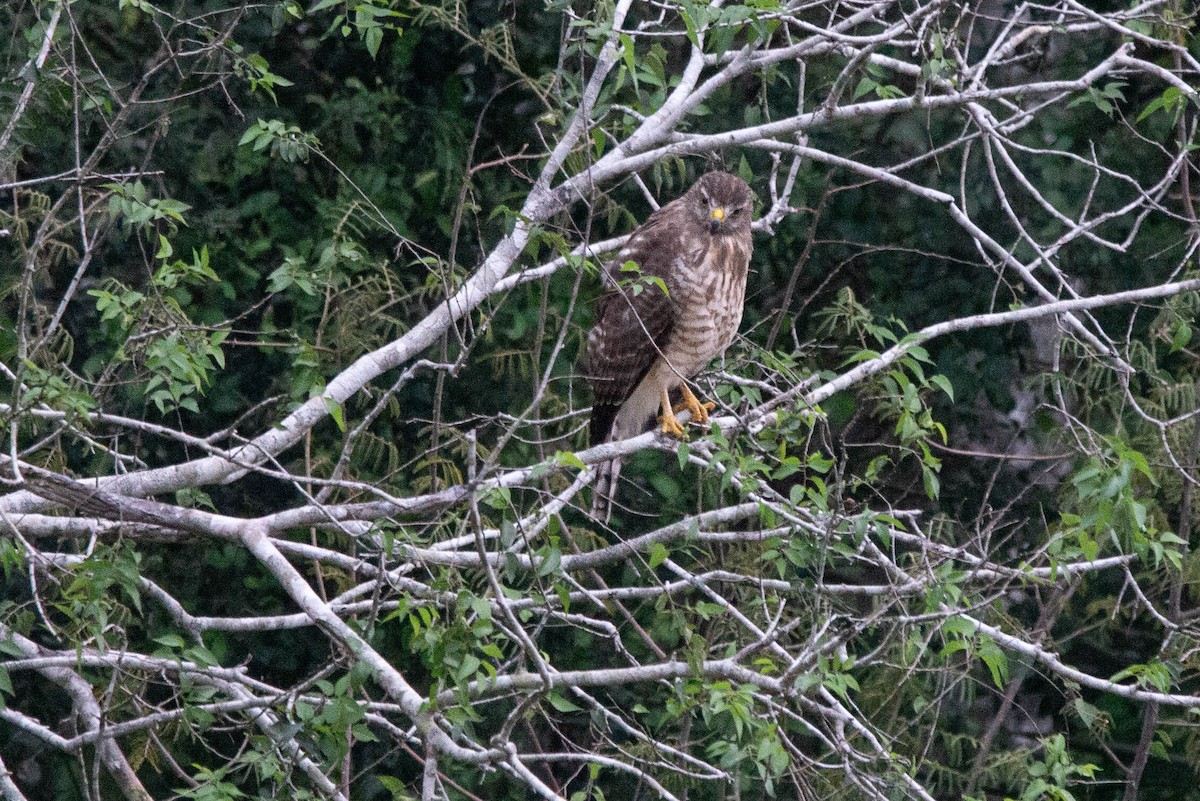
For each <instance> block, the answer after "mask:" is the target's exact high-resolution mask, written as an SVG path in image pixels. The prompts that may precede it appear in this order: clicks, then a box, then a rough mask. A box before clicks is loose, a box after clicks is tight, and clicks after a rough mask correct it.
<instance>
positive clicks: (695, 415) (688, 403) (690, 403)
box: [671, 384, 717, 425]
mask: <svg viewBox="0 0 1200 801" xmlns="http://www.w3.org/2000/svg"><path fill="white" fill-rule="evenodd" d="M679 390H680V391H681V392H682V393H683V401H682V402H681V403H677V404H675V405H674V406H673V407H671V410H672V411H675V412H682V411H683V410H684V409H687V411H688V413H689V414H691V415H692V419H691V422H693V423H696V424H697V425H705V424H707V423H708V413H709V412H711V411H712V410H713V409H715V408H717V404H715V403H713V402H712V401H707V402H704V403H702V402H701V401H700V399H699V398H697V397H696V396H695V395H693V394H692V391H691V390H690V389H689V388H688V385H687V384H680V385H679Z"/></svg>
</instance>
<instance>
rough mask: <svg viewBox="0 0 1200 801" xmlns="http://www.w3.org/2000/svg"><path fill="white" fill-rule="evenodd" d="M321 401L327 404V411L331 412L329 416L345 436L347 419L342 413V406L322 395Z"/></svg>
mask: <svg viewBox="0 0 1200 801" xmlns="http://www.w3.org/2000/svg"><path fill="white" fill-rule="evenodd" d="M321 400H322V401H324V402H325V411H327V412H329V416H330V417H332V418H333V422H335V423H337V427H338V430H339V431H341V432H342V433H343V434H344V433H346V418H345V414H344V412H343V411H342V404H340V403H338V402H337V401H336V400H334V399H333V398H331V397H329V396H328V395H322V396H321Z"/></svg>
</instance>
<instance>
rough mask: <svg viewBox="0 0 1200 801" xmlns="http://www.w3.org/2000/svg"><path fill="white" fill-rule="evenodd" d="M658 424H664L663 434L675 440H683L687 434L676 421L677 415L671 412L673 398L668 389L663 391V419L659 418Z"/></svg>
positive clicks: (664, 388)
mask: <svg viewBox="0 0 1200 801" xmlns="http://www.w3.org/2000/svg"><path fill="white" fill-rule="evenodd" d="M658 422H660V423H662V432H663V433H664V434H666V435H667V436H670V437H675V439H683V438H684V437H685V436H687V435H686V434H684V432H683V426H682V425H680V423H679V421H678V420H676V419H675V414H674V412H673V411H672V410H671V396H670V395H668V394H667V388H666V387H663V390H662V417H660V418H658Z"/></svg>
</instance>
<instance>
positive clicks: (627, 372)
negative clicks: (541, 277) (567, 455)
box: [587, 172, 753, 520]
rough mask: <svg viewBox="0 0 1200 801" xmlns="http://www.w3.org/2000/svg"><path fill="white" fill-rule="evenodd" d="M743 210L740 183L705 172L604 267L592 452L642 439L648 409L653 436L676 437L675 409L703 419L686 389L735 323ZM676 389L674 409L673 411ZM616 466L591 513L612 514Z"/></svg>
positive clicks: (595, 331) (742, 266) (746, 239)
mask: <svg viewBox="0 0 1200 801" xmlns="http://www.w3.org/2000/svg"><path fill="white" fill-rule="evenodd" d="M750 205H751V195H750V187H749V186H747V185H746V182H745V181H743V180H742V179H741V178H738V177H737V176H734V175H730V174H729V173H725V172H710V173H708V174H707V175H704V176H702V177H701V178H700V179H699V180H698V181H696V183H694V184H693V185H692V187H691V189H689V190H688V191H687V192H686V193H684V194H683V196H682V197H679V198H677V199H676V200H674V201H672V202H671V203H668V204H667V205H665V206H663V207H662V208H660V209H659V210H658V211H656V212H654V213H653V214H651V215H650V217H649V218H648V219H647V220H646V222H644V223H643V224H642V225H641V227H639V228H638V229H637V230H636V231H634V232H633V235H632V236H631V237H630V238H629V241H628V242H626V243H625V247H624V248H623V249H622V250H621V252H620V253H618V254H617V257H616V259H614V260H613V262H612V263H610V264H609V265H608V269H607V270H606V271H605V273H606V276H605V283H606V284H607V286H606V289H605V292H604V294H603V295H601V296H600V298H599V299H598V300H597V301H596V309H595V318H596V323H595V326H594V327H593V328H592V331H591V333H590V334H589V335H588V343H587V358H588V378H589V381H590V383H591V385H592V395H593V398H594V404H593V406H592V419H591V425H590V427H589V435H590V440H591V444H592V445H598V444H600V443H602V442H611V441H614V440H619V439H625V438H627V437H631V436H634V435H636V434H640V433H642V432H643V431H645V430H646V429H647V428H648V427H649V422H650V418H651V417H653V416H654V415H655V412H656V410H658V411H660V416H659V418H658V419H659V423H660V425H661V430H662V433H664V434H669V435H671V436H675V437H682V436H683V433H684V431H683V426H682V425H680V423H679V421H678V420H677V419H676V418H675V415H674V412H677V411H681V410H683V409H687V410H688V412H689V413H690V414H691V422H693V423H699V424H704V423H707V422H708V412H709V410H710V409H712V408H713V404H712V403H707V404H706V403H701V402H700V401H699V400H698V399H697V398H696V396H695V395H694V394H693V393H692V391H691V388H689V387H688V384H687V382H688V379H690V378H691V377H692V376H694V375H696V374H697V373H698V372H700V370H701V369H702V368H703V367H704V366H705V365H706V364H708V363H709V362H710V361H711V360H712V359H713V358H714V357H716V356H719V355H721V354H722V353H724V351H725V349H726V348H727V347H729V343H730V342H732V341H733V336H734V334H736V333H737V329H738V325H739V324H740V323H741V321H742V305H743V302H744V300H745V297H746V269H747V267H748V265H749V263H750V251H751V249H752V248H753V243H752V242H751V239H750V213H751V208H750ZM631 263H632V264H631ZM664 290H665V291H664ZM676 388H678V390H679V392H680V394H681V395H682V400H683V402H682V403H680V404H679V405H678V406H676V407H674V408H672V406H671V401H670V398H669V394H670V393H671V391H672V390H675V389H676ZM620 468H621V466H620V460H613V461H612V462H609V463H608V464H607V465H603V466H602V467H601V469H600V475H599V476H598V478H597V481H596V489H595V502H594V504H593V508H592V513H593V515H595V516H597V517H598V516H599V514H600V513H603V515H604V518H605V519H606V520H607V519H608V517H609V516H611V513H612V496H613V495H614V494H615V492H616V486H617V478H618V476H619V475H620Z"/></svg>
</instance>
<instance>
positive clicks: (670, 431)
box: [658, 414, 687, 439]
mask: <svg viewBox="0 0 1200 801" xmlns="http://www.w3.org/2000/svg"><path fill="white" fill-rule="evenodd" d="M658 421H659V422H660V423H662V428H661V430H662V433H663V434H664V435H666V436H668V437H674V438H675V439H686V438H687V432H685V431H684V430H683V426H682V425H681V424H680V422H679V421H678V420H676V419H675V415H673V414H672V415H663V416H662V417H660V418H658Z"/></svg>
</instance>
